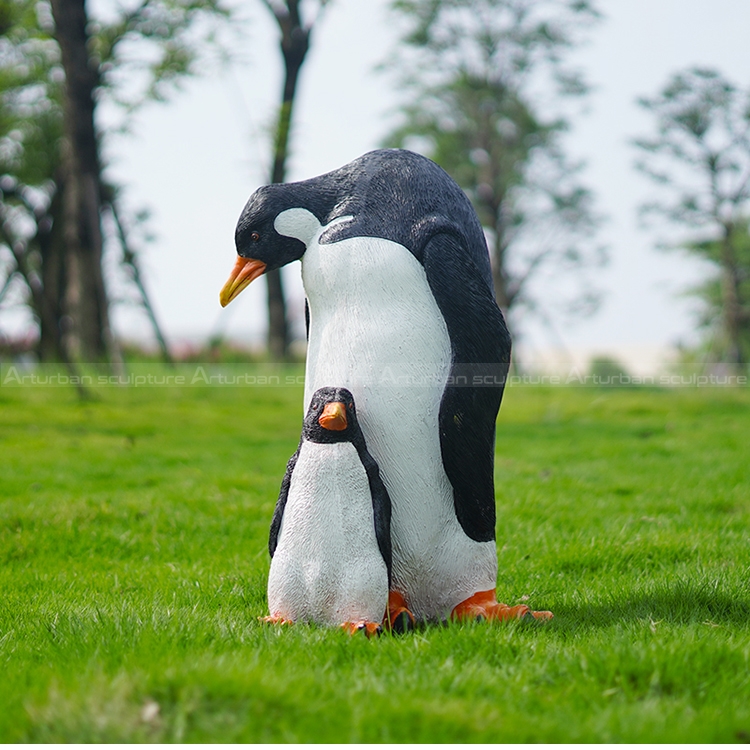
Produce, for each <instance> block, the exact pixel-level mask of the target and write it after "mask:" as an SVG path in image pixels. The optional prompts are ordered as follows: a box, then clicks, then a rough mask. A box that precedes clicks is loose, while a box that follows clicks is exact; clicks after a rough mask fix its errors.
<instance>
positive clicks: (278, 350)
mask: <svg viewBox="0 0 750 750" xmlns="http://www.w3.org/2000/svg"><path fill="white" fill-rule="evenodd" d="M328 2H329V0H318V2H317V9H316V12H315V14H314V16H313V18H312V20H310V21H307V22H305V21H304V20H303V18H302V16H301V13H300V5H301V2H300V0H263V4H264V5H265V6H266V8H268V10H269V11H270V12H271V14H272V15H273V17H274V19H275V20H276V23H277V24H278V27H279V31H280V32H281V38H280V44H281V56H282V58H283V59H284V83H283V86H282V90H281V104H280V105H279V111H278V115H277V117H276V123H275V127H274V141H273V163H272V167H271V182H273V183H279V182H284V181H285V180H286V164H287V158H288V156H289V136H290V133H291V128H292V113H293V110H294V100H295V95H296V92H297V83H298V81H299V75H300V71H301V70H302V66H303V64H304V62H305V57H306V55H307V52H308V50H309V49H310V37H311V34H312V31H313V29H314V28H315V24H316V23H317V21H318V20H319V18H320V15H321V13H322V11H323V9H324V8H325V6H326V5H327V4H328ZM265 276H266V284H267V287H268V353H269V355H270V356H271V357H272V358H273V359H274V360H276V361H277V362H282V361H284V360H285V359H287V357H288V355H289V343H290V342H289V326H288V321H287V314H286V301H285V299H284V288H283V284H282V279H281V271H280V270H275V271H269V272H268V273H267V274H265Z"/></svg>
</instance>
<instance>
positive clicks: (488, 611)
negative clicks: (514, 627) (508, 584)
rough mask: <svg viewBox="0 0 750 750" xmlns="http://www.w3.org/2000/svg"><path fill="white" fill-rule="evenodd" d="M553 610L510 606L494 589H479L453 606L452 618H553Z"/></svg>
mask: <svg viewBox="0 0 750 750" xmlns="http://www.w3.org/2000/svg"><path fill="white" fill-rule="evenodd" d="M553 617H554V615H553V614H552V612H544V611H542V612H534V611H532V610H531V609H530V608H529V607H527V606H526V605H525V604H518V605H516V606H515V607H509V606H508V605H507V604H502V603H501V602H499V601H497V597H496V595H495V591H494V589H490V590H489V591H478V592H477V593H476V594H474V595H473V596H470V597H469V598H468V599H465V600H464V601H462V602H461V603H460V604H459V605H457V606H456V607H454V608H453V612H451V620H458V621H459V622H461V621H466V620H498V621H499V622H504V621H505V620H526V619H534V620H551V619H552V618H553Z"/></svg>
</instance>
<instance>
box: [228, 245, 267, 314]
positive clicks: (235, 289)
mask: <svg viewBox="0 0 750 750" xmlns="http://www.w3.org/2000/svg"><path fill="white" fill-rule="evenodd" d="M265 270H266V264H265V263H263V261H260V260H255V259H254V258H243V257H242V256H241V255H238V256H237V262H236V263H235V264H234V268H233V269H232V273H231V274H230V275H229V278H228V279H227V283H226V284H224V286H223V287H222V289H221V292H219V302H221V306H222V307H226V306H227V305H228V304H229V303H230V302H231V301H232V300H233V299H234V298H235V297H237V296H238V295H239V293H240V292H241V291H242V290H243V289H244V288H245V287H246V286H249V284H250V283H251V282H252V281H254V280H255V279H257V278H258V276H260V275H261V274H262V273H263V272H264V271H265Z"/></svg>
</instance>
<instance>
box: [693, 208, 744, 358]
mask: <svg viewBox="0 0 750 750" xmlns="http://www.w3.org/2000/svg"><path fill="white" fill-rule="evenodd" d="M683 247H684V248H685V249H687V250H688V251H689V252H691V253H693V254H695V255H698V256H699V257H701V258H703V259H704V260H707V261H708V262H709V263H711V264H713V266H714V267H715V268H716V273H715V275H713V276H711V277H710V278H708V279H706V280H705V281H703V282H702V283H701V284H698V285H697V286H695V287H693V288H691V289H688V290H687V293H688V294H689V295H691V296H694V297H697V298H698V299H700V300H701V301H702V302H703V310H702V313H701V316H700V319H699V325H700V326H701V328H703V329H705V330H707V331H708V332H709V335H708V337H707V339H706V341H705V344H704V348H705V354H706V357H707V358H708V360H709V361H710V362H729V361H733V360H732V359H730V356H731V355H732V353H733V351H734V347H736V345H737V344H736V343H734V344H733V343H732V342H731V341H730V339H729V337H728V329H727V325H726V312H725V304H724V299H725V294H724V288H725V279H724V275H725V274H724V271H723V268H724V258H725V256H726V253H725V249H724V243H723V241H721V240H705V241H703V242H691V243H687V244H685V245H684V246H683ZM731 252H732V258H733V261H734V265H735V270H734V275H735V277H736V280H737V287H736V295H737V307H738V310H739V315H738V317H739V336H738V338H739V347H740V352H741V357H742V358H743V359H742V361H744V362H745V363H746V364H747V357H748V352H750V224H749V223H748V220H747V218H744V219H742V220H741V221H738V222H737V223H736V224H735V226H734V228H733V230H732V249H731Z"/></svg>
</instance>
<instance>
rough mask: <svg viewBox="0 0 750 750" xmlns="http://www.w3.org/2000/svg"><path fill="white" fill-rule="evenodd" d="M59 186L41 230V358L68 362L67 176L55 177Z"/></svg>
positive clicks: (39, 238) (38, 238)
mask: <svg viewBox="0 0 750 750" xmlns="http://www.w3.org/2000/svg"><path fill="white" fill-rule="evenodd" d="M55 182H56V184H57V189H56V191H55V194H54V196H53V197H52V203H51V205H50V207H49V212H48V213H49V215H48V217H47V221H46V222H44V223H43V224H40V225H39V227H38V231H37V240H38V243H39V253H40V256H41V277H42V288H41V290H40V294H41V307H42V309H41V310H38V311H37V315H38V316H39V359H40V360H41V361H42V362H65V361H66V360H67V352H66V351H65V349H64V343H63V326H64V324H65V322H66V319H65V317H64V315H65V313H64V299H65V288H66V279H65V277H66V274H65V263H64V260H65V244H64V241H63V232H62V226H63V218H62V200H61V199H62V195H63V178H62V176H58V177H57V179H56V180H55Z"/></svg>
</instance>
